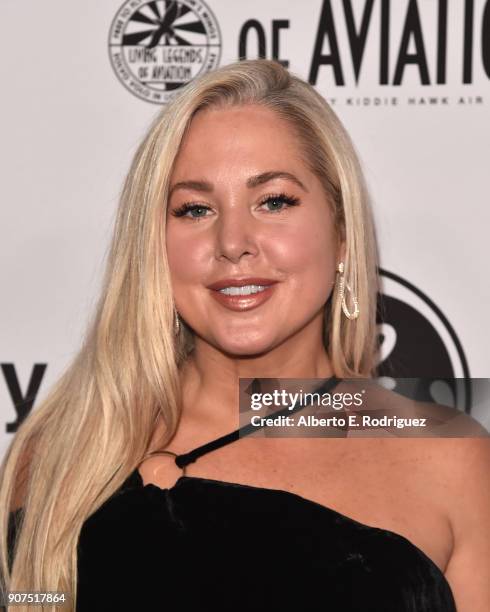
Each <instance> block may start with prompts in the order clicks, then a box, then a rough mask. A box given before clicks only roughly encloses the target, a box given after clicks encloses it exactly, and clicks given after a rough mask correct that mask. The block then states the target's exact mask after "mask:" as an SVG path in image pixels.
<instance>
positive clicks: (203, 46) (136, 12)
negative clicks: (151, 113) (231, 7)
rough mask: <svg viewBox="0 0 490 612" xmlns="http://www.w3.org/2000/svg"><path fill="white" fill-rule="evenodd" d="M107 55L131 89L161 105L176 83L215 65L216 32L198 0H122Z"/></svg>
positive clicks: (218, 42) (217, 55)
mask: <svg viewBox="0 0 490 612" xmlns="http://www.w3.org/2000/svg"><path fill="white" fill-rule="evenodd" d="M109 55H110V59H111V64H112V67H113V68H114V71H115V73H116V75H117V77H118V78H119V80H120V81H121V83H122V84H123V85H124V86H125V87H126V88H127V89H128V90H129V91H130V92H131V93H133V94H134V95H136V96H138V97H139V98H141V99H143V100H146V101H148V102H153V103H155V104H163V103H165V102H168V101H169V100H170V98H171V97H172V96H173V94H174V93H175V92H176V91H177V90H178V89H179V88H180V87H182V86H183V85H185V84H186V83H188V82H189V81H191V80H192V79H194V78H195V77H197V76H198V75H199V74H201V73H202V72H208V71H210V70H213V69H214V68H216V67H217V66H218V65H219V60H220V55H221V33H220V29H219V25H218V22H217V21H216V18H215V16H214V14H213V13H212V11H211V10H210V8H209V7H208V6H207V5H206V4H205V2H203V1H202V0H179V1H178V2H177V1H173V2H167V1H164V0H155V1H152V2H147V1H144V0H128V1H127V2H125V3H124V4H123V5H122V6H121V8H120V9H119V11H118V12H117V14H116V16H115V17H114V19H113V21H112V24H111V28H110V34H109Z"/></svg>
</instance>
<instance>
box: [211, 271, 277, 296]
mask: <svg viewBox="0 0 490 612" xmlns="http://www.w3.org/2000/svg"><path fill="white" fill-rule="evenodd" d="M275 283H277V281H275V280H273V279H271V278H264V277H259V276H247V277H245V276H244V277H241V278H237V277H235V278H222V279H221V280H219V281H217V282H215V283H212V284H211V285H208V289H213V290H214V291H219V290H220V289H224V288H225V287H243V286H244V285H262V286H264V285H274V284H275ZM256 295H259V294H256ZM242 297H243V296H242ZM245 297H249V296H245Z"/></svg>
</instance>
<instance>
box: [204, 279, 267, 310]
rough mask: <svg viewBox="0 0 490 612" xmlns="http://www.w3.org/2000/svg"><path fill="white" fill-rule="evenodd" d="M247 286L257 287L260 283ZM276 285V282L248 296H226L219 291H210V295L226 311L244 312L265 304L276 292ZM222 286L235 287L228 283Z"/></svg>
mask: <svg viewBox="0 0 490 612" xmlns="http://www.w3.org/2000/svg"><path fill="white" fill-rule="evenodd" d="M264 280H265V279H262V283H263V284H264V285H265V282H264ZM269 282H270V281H269ZM247 284H250V285H258V284H260V283H257V282H253V283H252V282H249V283H247ZM276 284H277V282H274V283H273V284H272V285H270V286H269V287H266V288H265V289H263V290H262V291H259V292H258V293H251V294H250V295H227V294H226V293H221V291H219V290H212V291H211V292H210V293H211V296H212V297H213V298H214V299H215V300H216V301H217V302H218V303H219V304H221V305H222V306H224V307H225V308H227V309H228V310H234V311H236V312H244V311H245V310H252V309H253V308H257V306H260V305H261V304H263V303H264V302H267V300H268V299H270V297H271V296H272V295H273V294H274V291H276ZM224 286H225V287H233V286H236V285H230V284H229V281H228V282H227V283H226V284H225V285H224Z"/></svg>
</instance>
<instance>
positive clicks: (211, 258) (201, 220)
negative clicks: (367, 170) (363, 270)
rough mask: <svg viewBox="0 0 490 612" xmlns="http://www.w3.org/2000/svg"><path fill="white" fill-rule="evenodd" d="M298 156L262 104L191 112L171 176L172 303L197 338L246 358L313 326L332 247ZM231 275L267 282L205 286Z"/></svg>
mask: <svg viewBox="0 0 490 612" xmlns="http://www.w3.org/2000/svg"><path fill="white" fill-rule="evenodd" d="M301 153H302V152H301V149H300V148H299V144H298V138H297V136H296V135H295V133H294V131H293V129H292V128H291V126H290V124H289V123H288V122H286V121H285V120H284V119H282V118H281V117H279V116H278V115H277V114H276V113H274V112H273V111H272V110H270V109H267V108H265V107H261V106H258V105H248V106H240V107H239V106H237V107H232V108H227V109H206V110H202V111H200V112H198V113H197V114H196V115H195V117H194V118H193V120H192V122H191V125H190V127H189V130H188V132H187V134H186V137H185V139H184V141H183V143H182V146H181V148H180V151H179V154H178V156H177V159H176V162H175V165H174V169H173V173H172V176H171V181H170V194H171V195H170V198H169V202H168V209H167V219H166V223H167V225H166V240H167V256H168V261H169V265H170V271H171V281H172V287H173V291H174V299H175V304H176V307H177V310H178V312H179V314H180V316H181V317H182V318H183V319H184V321H185V322H186V323H187V324H188V325H189V326H190V327H191V328H192V329H193V331H194V332H195V334H196V335H197V337H196V341H205V342H207V343H210V344H212V345H213V346H215V347H216V348H218V349H220V350H222V351H226V352H227V353H230V354H234V355H254V354H259V353H263V352H266V351H268V350H271V349H273V348H274V347H275V346H277V345H279V344H280V343H282V342H284V341H285V340H287V339H288V337H290V336H293V335H295V334H298V333H300V332H301V330H303V329H305V328H306V327H307V326H308V325H313V324H314V325H317V326H318V329H321V325H322V317H323V308H324V305H325V302H326V300H327V299H328V297H329V295H330V293H331V291H332V289H333V284H334V281H335V268H336V265H337V259H338V256H339V253H338V252H337V251H336V246H335V245H336V236H335V231H334V225H333V218H332V213H331V208H330V205H329V203H328V201H327V198H326V195H325V192H324V190H323V189H322V186H321V183H320V181H319V179H318V178H317V177H316V176H315V175H314V174H313V173H311V172H310V171H309V169H308V167H307V166H306V164H305V162H304V161H303V159H302V157H301ZM230 279H231V280H230ZM237 279H238V281H237ZM233 280H234V281H237V282H235V284H239V285H256V286H259V288H260V287H266V288H265V290H262V291H260V290H259V291H258V292H257V293H253V294H251V295H250V294H248V295H232V296H227V295H225V294H224V293H223V292H220V291H218V290H216V289H213V288H210V285H213V284H215V283H217V282H218V281H224V285H226V286H228V287H229V286H230V285H231V284H232V283H233ZM267 285H268V286H267ZM251 289H252V290H253V291H256V290H257V287H256V289H253V288H250V287H249V288H248V289H234V290H231V291H232V292H235V293H236V292H237V291H239V292H240V293H241V294H243V293H246V292H247V291H248V292H249V291H250V290H251ZM227 292H228V293H230V290H228V291H227Z"/></svg>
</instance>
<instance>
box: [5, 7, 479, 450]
mask: <svg viewBox="0 0 490 612" xmlns="http://www.w3.org/2000/svg"><path fill="white" fill-rule="evenodd" d="M350 4H352V5H353V32H351V36H350V37H349V27H348V24H349V14H348V13H347V14H345V13H344V4H343V3H342V2H341V0H331V1H325V2H322V1H321V0H307V1H303V2H294V3H293V2H288V3H286V2H284V1H281V0H267V1H264V0H260V1H259V0H249V1H248V2H243V3H242V2H231V1H230V0H207V3H206V4H204V3H203V2H201V1H199V0H185V1H184V0H182V1H180V2H166V3H165V2H163V1H162V0H158V1H157V2H153V3H151V2H150V3H148V2H146V1H144V0H132V1H131V2H126V3H124V4H123V2H121V0H104V2H99V1H96V0H86V1H85V2H84V3H83V5H80V3H75V2H66V1H64V2H62V1H61V0H50V2H38V1H34V0H30V1H29V0H28V1H27V2H18V1H17V0H3V2H2V5H1V7H0V16H1V19H0V44H1V46H2V53H1V62H0V70H1V83H2V112H1V113H0V121H1V135H2V138H1V144H0V150H1V167H2V183H1V197H2V205H1V209H0V210H1V212H0V215H1V216H0V255H1V278H0V287H1V291H2V299H1V302H0V364H1V370H0V423H1V431H0V452H3V451H4V449H5V448H6V445H7V443H8V441H9V440H10V436H11V435H12V434H11V433H9V432H8V431H7V430H8V429H15V422H16V420H17V417H18V415H17V412H18V410H19V397H20V399H22V398H23V397H25V396H26V395H27V394H28V388H29V384H30V382H31V379H32V377H33V376H34V387H32V386H31V389H30V391H31V399H34V409H35V406H36V404H37V403H39V401H40V400H41V399H42V398H43V397H44V395H45V393H46V391H47V390H48V389H49V387H50V385H51V384H52V383H53V382H54V381H55V380H56V378H57V377H58V375H59V373H60V372H61V370H62V369H63V368H64V366H65V365H66V364H67V362H68V361H69V360H70V359H71V358H72V356H73V355H74V353H75V351H76V350H77V348H78V346H79V342H80V338H81V334H82V331H83V329H84V326H85V324H86V321H87V316H88V313H89V311H91V309H92V308H93V305H94V303H95V297H96V295H97V292H98V289H99V282H100V277H101V272H102V265H103V261H104V256H105V253H106V248H107V245H108V241H109V237H110V235H111V231H112V222H113V218H114V212H115V209H116V206H117V201H118V196H119V192H120V188H121V186H122V181H123V178H124V175H125V173H126V171H127V169H128V166H129V163H130V159H131V157H132V155H133V153H134V151H135V148H136V146H137V144H138V142H139V141H140V139H141V137H142V135H143V133H144V131H145V129H146V127H147V126H148V124H149V122H150V120H151V119H152V117H153V116H154V115H155V113H157V112H158V111H159V110H160V108H161V104H164V103H165V102H164V101H160V102H158V101H155V100H153V101H150V100H148V97H147V94H145V92H148V91H150V90H149V89H148V86H145V85H142V84H141V83H140V85H139V87H140V89H141V91H142V92H143V93H140V94H139V95H136V93H134V90H133V91H130V89H131V85H130V82H131V79H132V82H133V87H134V86H135V83H137V82H138V81H137V77H138V72H137V70H138V69H141V67H142V66H143V67H144V66H145V62H141V61H139V63H138V62H131V58H132V59H133V60H134V58H136V57H137V56H136V55H135V53H134V49H136V48H139V49H141V48H143V47H145V46H146V47H147V48H149V42H150V41H151V40H152V37H153V36H154V35H155V36H157V30H158V29H159V26H160V25H162V22H163V21H164V20H165V18H166V17H167V21H168V19H169V14H170V12H171V11H177V13H174V21H173V26H174V27H173V28H171V29H170V30H168V29H167V31H166V33H165V34H162V31H160V33H159V34H158V36H159V37H160V38H159V40H158V42H159V44H160V47H158V45H157V47H156V50H154V51H153V53H156V52H158V53H161V54H160V55H153V56H152V58H151V61H148V62H147V69H146V73H145V69H144V70H143V71H140V72H139V74H140V75H145V74H147V75H148V74H149V73H150V71H152V70H153V71H154V72H153V74H154V75H156V76H155V78H157V80H158V78H160V81H161V82H160V83H159V84H158V83H155V84H153V85H152V86H151V87H152V88H153V91H158V89H160V91H161V92H162V93H161V95H160V97H161V98H164V97H165V96H167V95H172V90H170V91H169V90H168V87H169V79H170V76H169V75H173V74H177V76H179V75H180V76H182V75H183V78H184V80H185V78H186V76H185V75H189V74H191V78H192V75H195V74H197V73H199V71H200V70H206V69H208V68H209V66H212V65H213V62H214V65H223V64H226V63H228V62H230V61H234V60H236V59H238V57H239V54H240V50H241V51H242V52H243V53H244V54H245V55H244V56H246V57H249V58H254V57H257V56H258V53H259V42H260V41H263V52H264V54H265V56H266V57H268V58H272V57H275V58H276V59H279V60H282V61H287V62H288V63H289V68H290V69H291V70H292V71H294V72H296V73H297V74H299V75H300V76H302V77H304V78H306V79H310V82H312V83H313V84H314V85H315V86H316V87H317V89H318V90H319V91H320V92H321V93H322V94H323V95H324V96H325V97H326V98H327V100H328V101H329V102H330V103H331V104H332V106H333V108H334V110H335V111H336V112H337V114H338V115H339V116H340V118H341V120H342V121H343V122H344V124H345V125H346V127H347V129H348V131H349V132H350V134H351V136H352V139H353V141H354V143H355V145H356V147H357V150H358V152H359V155H360V158H361V161H362V164H363V167H364V170H365V174H366V178H367V181H368V185H369V187H370V190H371V193H372V197H373V203H374V210H375V217H376V219H375V220H376V224H377V231H378V238H379V241H380V249H381V268H382V270H386V271H388V272H390V273H392V275H395V276H396V278H397V279H398V280H393V278H391V279H388V278H387V279H386V286H385V292H386V295H388V296H391V297H392V298H395V302H393V303H394V304H395V307H394V310H393V313H394V315H393V316H394V320H393V319H392V320H391V321H389V322H387V323H384V324H383V326H380V329H381V328H382V329H383V333H384V334H385V337H386V338H387V341H386V344H385V353H386V354H385V357H387V356H388V353H389V352H390V351H391V350H392V349H393V347H394V346H396V344H397V339H400V338H401V337H402V336H401V330H402V328H403V322H402V321H398V323H397V321H396V316H397V315H396V313H397V312H401V311H399V310H397V308H398V307H399V306H400V303H401V304H404V305H405V306H407V307H409V308H410V309H411V310H412V311H413V313H415V314H414V319H413V321H414V322H413V325H415V326H416V325H418V323H420V321H421V320H422V319H424V320H425V321H427V322H428V324H429V325H430V327H431V329H432V331H433V337H434V338H439V339H440V341H441V346H440V347H439V348H438V349H437V351H439V352H437V351H436V352H435V353H434V354H435V355H438V356H436V357H431V356H430V354H429V357H428V359H429V363H431V361H430V360H431V359H434V360H435V362H434V369H435V370H437V365H438V364H437V363H436V362H437V360H438V359H442V357H441V355H442V354H443V356H444V360H445V361H447V364H446V367H445V369H444V372H448V371H450V372H452V375H454V376H456V377H464V378H468V377H473V378H475V377H481V378H485V377H489V376H490V373H489V359H488V347H489V339H490V338H489V336H490V333H489V331H488V327H489V326H488V316H487V312H488V309H489V306H490V283H489V282H488V276H487V273H486V264H487V262H488V252H489V249H488V230H489V227H490V223H489V220H490V213H489V197H488V186H487V185H488V174H489V142H490V113H489V108H490V107H489V103H490V102H489V94H490V88H489V75H490V3H489V2H488V1H485V0H474V2H473V1H470V0H466V1H464V0H458V1H457V2H454V1H453V2H444V1H442V0H440V1H439V2H437V1H436V0H419V1H418V2H415V1H414V0H412V1H409V0H397V1H396V2H393V1H391V2H390V1H389V0H388V1H386V0H373V2H369V1H368V0H353V2H351V3H350ZM445 7H447V16H446V17H447V18H446V19H445V17H444V8H445ZM370 8H372V12H371V13H369V9H370ZM187 9H190V10H189V11H187ZM386 9H389V13H387V12H386ZM363 15H364V16H365V22H364V26H365V41H364V43H365V44H363V40H362V33H363V32H362V27H361V26H362V18H363ZM135 16H136V17H135ZM251 20H253V21H251ZM189 24H190V25H189ZM196 24H197V25H196ZM163 25H164V24H163ZM142 31H148V32H149V34H148V38H144V36H143V35H141V36H138V33H139V32H142ZM274 32H275V34H274ZM444 32H445V33H446V38H445V42H444V35H443V34H444ZM123 34H125V35H126V36H127V35H131V34H132V35H133V41H134V40H135V35H136V39H139V43H138V44H136V45H134V44H133V45H128V44H125V45H124V49H123V54H125V58H126V59H125V61H126V64H125V68H124V71H125V73H126V76H127V77H128V78H127V79H126V80H125V79H124V77H122V76H121V75H120V74H119V75H118V74H117V67H114V66H113V63H112V61H111V56H112V57H115V54H117V53H118V52H119V53H120V52H121V48H120V44H119V45H118V43H121V42H124V41H122V39H121V36H122V35H123ZM118 37H119V38H118ZM274 38H275V39H276V41H275V43H276V44H274ZM356 40H357V42H356ZM126 42H130V39H126ZM110 44H111V45H112V46H111V47H110V46H109V45H110ZM240 45H241V46H240ZM274 47H275V49H274ZM444 48H446V53H444ZM110 50H111V52H110ZM190 50H193V52H194V56H193V58H191V55H190ZM130 51H131V52H132V55H131V53H130ZM172 51H174V52H176V54H174V55H173V56H172V57H173V58H174V59H173V60H168V58H169V57H170V55H169V54H170V53H171V52H172ZM177 51H178V52H179V53H180V52H182V53H187V54H188V55H186V56H185V57H184V58H183V59H186V58H188V59H194V60H196V58H197V61H194V62H189V63H186V62H184V63H182V62H180V61H179V60H180V59H182V55H180V56H179V54H178V53H177ZM336 51H338V54H337V66H339V67H340V70H341V71H342V77H343V84H342V83H340V82H339V78H338V74H339V72H338V70H339V69H337V80H336V78H335V70H334V67H333V65H332V61H334V59H333V58H335V55H336ZM356 51H357V56H356ZM165 53H167V55H165ZM361 56H362V57H361ZM140 57H141V56H140ZM356 57H357V60H359V58H361V59H362V61H361V62H360V72H359V77H358V79H357V82H356V76H355V69H354V65H355V61H356ZM155 58H156V60H157V61H156V62H153V60H154V59H155ZM162 58H167V61H171V62H173V64H171V65H170V66H169V65H168V64H164V63H162ZM404 58H405V62H404V61H403V60H404ZM424 58H425V61H424ZM465 58H466V60H465ZM470 60H471V62H470ZM114 61H115V60H114ZM415 62H417V63H415ZM465 62H466V64H465ZM397 64H399V65H398V77H399V78H398V82H396V72H397ZM465 65H466V68H465ZM155 66H156V68H155ZM315 66H316V67H317V69H315ZM384 66H386V68H387V69H386V70H385V72H386V77H387V78H386V79H383V75H382V72H383V70H384ZM443 66H445V75H444V74H442V72H444V71H443V70H442V68H443ZM438 67H439V78H438V76H437V69H438ZM425 68H426V70H425ZM157 69H158V70H157ZM131 70H134V71H135V75H136V76H135V77H131V74H130V73H131ZM425 72H426V74H424V73H425ZM162 75H163V76H162ZM427 79H428V83H427V82H424V80H427ZM140 80H141V79H140ZM384 81H386V82H384ZM438 81H439V82H438ZM177 89H178V87H177ZM174 91H175V90H174ZM145 96H146V97H145ZM400 279H401V281H402V282H400ZM414 287H415V288H416V290H414ZM418 293H421V294H423V296H425V298H428V300H427V299H425V298H424V299H422V298H421V297H420V295H419V294H418ZM397 304H398V306H397ZM431 304H432V305H431ZM434 305H435V306H436V309H434V307H433V306H434ZM438 309H440V310H438ZM438 312H439V313H440V312H442V313H443V315H444V317H445V320H446V322H448V323H449V325H450V327H451V329H452V330H453V336H451V334H450V333H449V332H448V326H447V325H446V324H443V323H442V322H441V321H442V319H441V317H440V315H438V314H437V313H438ZM417 321H418V323H417ZM411 324H412V323H411ZM397 325H398V326H399V329H397ZM406 331H407V328H406V329H405V332H406ZM409 331H412V330H411V328H409ZM454 336H456V337H457V340H458V342H459V345H460V346H459V350H458V349H457V348H456V344H457V343H455V342H454ZM414 337H415V338H416V339H415V340H414V341H413V343H412V346H411V347H410V350H409V351H408V353H411V354H412V357H411V359H412V361H413V360H414V359H417V358H419V357H420V358H422V357H423V356H424V355H426V356H427V351H428V350H429V348H430V347H429V345H430V346H432V348H434V346H435V344H437V343H434V342H432V340H429V339H427V344H425V340H424V338H426V337H427V338H429V337H428V336H422V338H418V340H417V337H416V334H415V336H414ZM462 354H464V359H462ZM444 360H443V361H444ZM463 362H465V363H466V366H464V363H463ZM36 364H37V369H36ZM42 364H45V365H42ZM448 364H449V365H448ZM448 368H449V369H448ZM407 375H413V376H417V375H418V373H413V374H407ZM36 376H37V378H38V383H39V385H38V389H37V392H36V388H35V387H36V385H35V382H36ZM16 385H18V389H17V395H16ZM466 409H467V410H468V411H469V410H471V413H472V414H473V415H474V416H475V418H477V419H478V420H480V422H482V423H483V424H484V425H486V426H487V427H489V426H490V408H489V407H488V403H487V404H486V405H485V404H484V403H478V402H476V403H474V405H472V406H471V407H469V408H468V407H467V408H466ZM8 424H10V426H9V427H8Z"/></svg>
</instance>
